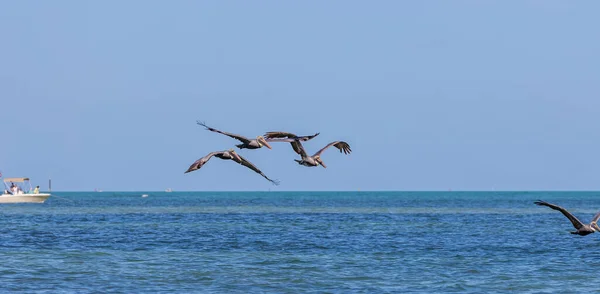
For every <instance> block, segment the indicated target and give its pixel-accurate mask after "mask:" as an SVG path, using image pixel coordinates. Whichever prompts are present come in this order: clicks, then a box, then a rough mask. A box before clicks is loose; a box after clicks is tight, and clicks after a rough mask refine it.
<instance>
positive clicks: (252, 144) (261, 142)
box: [196, 121, 273, 149]
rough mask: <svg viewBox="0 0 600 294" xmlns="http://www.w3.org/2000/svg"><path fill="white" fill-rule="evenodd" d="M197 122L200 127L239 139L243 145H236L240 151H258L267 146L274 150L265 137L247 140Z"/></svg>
mask: <svg viewBox="0 0 600 294" xmlns="http://www.w3.org/2000/svg"><path fill="white" fill-rule="evenodd" d="M196 122H197V123H198V124H199V125H201V126H203V127H205V128H206V129H207V130H209V131H212V132H216V133H219V134H223V135H225V136H229V137H231V138H234V139H237V140H239V141H241V142H242V144H238V145H235V146H236V147H237V148H240V149H244V148H246V149H258V148H261V147H262V146H266V147H267V148H269V149H273V148H271V145H269V143H268V142H267V140H265V138H264V137H263V136H258V137H256V138H255V139H248V138H246V137H244V136H240V135H236V134H232V133H227V132H222V131H219V130H217V129H215V128H211V127H209V126H207V125H206V124H204V123H203V122H199V121H196Z"/></svg>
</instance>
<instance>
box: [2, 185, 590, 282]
mask: <svg viewBox="0 0 600 294" xmlns="http://www.w3.org/2000/svg"><path fill="white" fill-rule="evenodd" d="M52 194H53V195H56V197H55V196H52V197H50V198H49V199H48V200H47V201H46V202H45V203H43V204H2V205H0V214H1V215H0V222H1V224H0V235H1V238H0V260H2V262H0V290H1V292H11V293H448V292H458V293H498V292H500V293H507V292H511V293H512V292H517V293H557V292H564V293H591V292H594V291H599V290H600V278H599V277H598V273H597V272H598V270H599V269H600V252H599V251H597V250H598V248H600V233H599V234H591V235H588V236H585V237H582V236H577V235H572V234H570V233H569V232H570V231H573V230H574V228H573V226H572V225H571V223H570V222H569V220H568V219H567V218H566V217H564V216H563V215H562V214H561V213H560V212H558V211H555V210H552V209H550V208H548V207H542V206H537V205H535V204H534V203H533V201H535V200H538V199H542V200H545V201H548V202H550V203H554V204H558V205H560V206H563V207H565V208H566V209H568V210H569V211H570V212H572V213H573V214H575V215H576V216H577V217H578V218H579V219H580V220H581V221H583V222H584V223H589V221H590V220H591V218H592V217H593V216H594V214H595V213H596V212H598V211H600V192H567V191H565V192H518V191H516V192H366V191H364V192H172V193H165V192H53V193H52ZM142 194H148V197H142Z"/></svg>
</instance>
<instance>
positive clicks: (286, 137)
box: [263, 132, 319, 142]
mask: <svg viewBox="0 0 600 294" xmlns="http://www.w3.org/2000/svg"><path fill="white" fill-rule="evenodd" d="M318 135H319V133H316V134H314V135H310V136H297V135H296V134H292V133H286V132H266V133H265V134H264V135H263V137H265V139H266V140H267V141H268V142H293V141H294V140H299V141H302V142H306V141H308V140H310V139H312V138H314V137H316V136H318Z"/></svg>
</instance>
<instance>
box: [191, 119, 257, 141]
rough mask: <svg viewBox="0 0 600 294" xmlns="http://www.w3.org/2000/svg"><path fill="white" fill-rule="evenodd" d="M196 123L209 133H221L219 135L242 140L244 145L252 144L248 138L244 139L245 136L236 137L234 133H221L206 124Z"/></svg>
mask: <svg viewBox="0 0 600 294" xmlns="http://www.w3.org/2000/svg"><path fill="white" fill-rule="evenodd" d="M196 123H197V124H199V125H201V126H203V127H205V128H206V129H207V130H209V131H212V132H216V133H219V134H223V135H225V136H229V137H231V138H234V139H237V140H240V141H241V142H242V143H249V142H250V140H249V139H248V138H246V137H244V136H240V135H236V134H232V133H227V132H223V131H219V130H217V129H215V128H211V127H209V126H207V125H206V124H204V123H203V122H200V121H196Z"/></svg>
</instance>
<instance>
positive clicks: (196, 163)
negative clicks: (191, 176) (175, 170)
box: [184, 151, 224, 174]
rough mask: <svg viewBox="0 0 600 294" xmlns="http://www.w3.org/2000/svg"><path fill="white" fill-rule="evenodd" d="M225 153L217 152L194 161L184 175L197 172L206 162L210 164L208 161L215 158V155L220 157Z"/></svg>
mask: <svg viewBox="0 0 600 294" xmlns="http://www.w3.org/2000/svg"><path fill="white" fill-rule="evenodd" d="M223 153H224V151H215V152H211V153H208V154H207V155H206V156H204V157H202V158H200V159H198V160H196V161H194V163H192V165H190V167H189V168H188V169H187V171H185V172H184V174H187V173H189V172H193V171H195V170H199V169H200V168H201V167H202V166H203V165H204V164H205V163H206V162H208V160H209V159H210V158H211V157H213V156H215V155H220V154H223Z"/></svg>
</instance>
